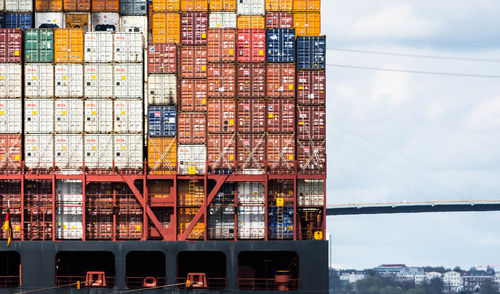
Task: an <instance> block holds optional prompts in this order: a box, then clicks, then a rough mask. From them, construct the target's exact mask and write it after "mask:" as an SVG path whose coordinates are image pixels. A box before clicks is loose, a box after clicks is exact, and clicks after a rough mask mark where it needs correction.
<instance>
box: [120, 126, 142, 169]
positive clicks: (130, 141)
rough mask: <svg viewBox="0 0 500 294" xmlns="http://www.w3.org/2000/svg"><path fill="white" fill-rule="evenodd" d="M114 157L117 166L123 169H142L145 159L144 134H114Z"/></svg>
mask: <svg viewBox="0 0 500 294" xmlns="http://www.w3.org/2000/svg"><path fill="white" fill-rule="evenodd" d="M113 141H114V142H113V148H114V154H113V159H114V161H115V166H116V167H118V168H123V169H141V168H142V167H143V166H144V161H143V158H142V156H143V152H144V151H143V146H144V144H143V136H142V135H141V134H139V135H131V134H120V135H113Z"/></svg>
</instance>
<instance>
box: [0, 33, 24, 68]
mask: <svg viewBox="0 0 500 294" xmlns="http://www.w3.org/2000/svg"><path fill="white" fill-rule="evenodd" d="M22 43H23V33H22V31H21V29H0V63H20V62H21V56H22Z"/></svg>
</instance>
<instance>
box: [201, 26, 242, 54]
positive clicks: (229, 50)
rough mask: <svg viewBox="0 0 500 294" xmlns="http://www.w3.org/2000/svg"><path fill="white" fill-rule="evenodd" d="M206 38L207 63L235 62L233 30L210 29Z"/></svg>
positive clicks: (234, 34)
mask: <svg viewBox="0 0 500 294" xmlns="http://www.w3.org/2000/svg"><path fill="white" fill-rule="evenodd" d="M207 37H208V38H207V42H208V58H207V59H208V62H234V61H235V60H236V30H235V29H210V30H208V36H207Z"/></svg>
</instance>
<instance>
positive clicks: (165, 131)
mask: <svg viewBox="0 0 500 294" xmlns="http://www.w3.org/2000/svg"><path fill="white" fill-rule="evenodd" d="M148 133H149V136H151V137H175V136H176V135H177V109H176V107H175V106H149V108H148Z"/></svg>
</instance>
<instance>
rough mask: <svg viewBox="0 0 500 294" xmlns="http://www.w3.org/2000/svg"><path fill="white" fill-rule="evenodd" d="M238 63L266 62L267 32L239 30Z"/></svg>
mask: <svg viewBox="0 0 500 294" xmlns="http://www.w3.org/2000/svg"><path fill="white" fill-rule="evenodd" d="M237 48H238V58H237V60H238V62H265V61H266V31H265V30H258V29H244V30H238V38H237Z"/></svg>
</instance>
